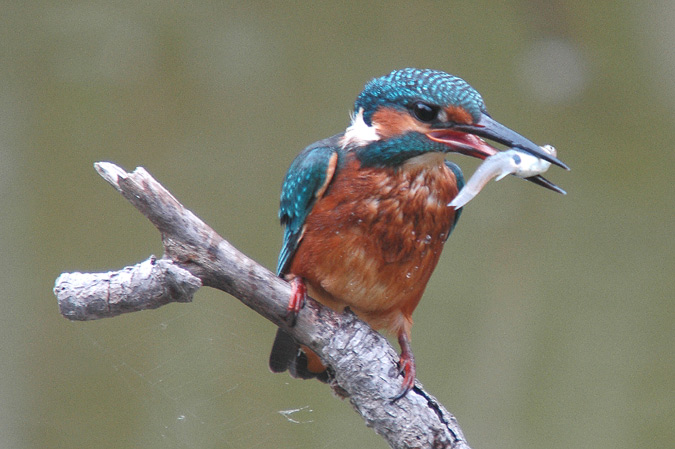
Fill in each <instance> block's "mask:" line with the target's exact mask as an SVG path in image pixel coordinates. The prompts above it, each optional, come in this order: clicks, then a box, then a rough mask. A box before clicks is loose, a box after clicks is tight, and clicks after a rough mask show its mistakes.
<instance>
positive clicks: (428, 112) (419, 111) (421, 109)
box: [412, 101, 440, 122]
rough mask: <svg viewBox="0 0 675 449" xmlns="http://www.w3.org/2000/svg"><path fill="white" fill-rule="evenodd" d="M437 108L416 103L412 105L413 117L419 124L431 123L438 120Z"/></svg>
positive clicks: (419, 102)
mask: <svg viewBox="0 0 675 449" xmlns="http://www.w3.org/2000/svg"><path fill="white" fill-rule="evenodd" d="M439 109H440V108H439V107H438V106H433V105H430V104H428V103H423V102H421V101H418V102H416V103H413V105H412V113H413V115H414V116H415V117H416V118H417V119H418V120H419V121H421V122H433V121H434V120H436V119H437V118H438V111H439Z"/></svg>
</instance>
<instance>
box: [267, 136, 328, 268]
mask: <svg viewBox="0 0 675 449" xmlns="http://www.w3.org/2000/svg"><path fill="white" fill-rule="evenodd" d="M336 142H337V136H336V137H333V138H330V139H326V140H322V141H320V142H317V143H315V144H313V145H310V146H309V147H307V148H305V149H304V150H303V151H302V152H301V153H300V154H299V155H298V157H296V158H295V160H294V161H293V163H292V164H291V167H290V168H289V169H288V173H286V178H285V179H284V183H283V186H282V187H281V203H280V206H279V220H281V224H282V225H283V226H285V229H284V242H283V246H282V247H281V252H280V253H279V261H278V264H277V274H278V275H279V276H283V275H284V274H286V272H287V270H288V268H289V266H290V264H291V260H292V259H293V254H295V250H296V249H297V248H298V244H299V243H300V240H301V239H302V234H303V232H304V226H305V220H306V219H307V216H308V215H309V213H310V212H311V210H312V207H313V206H314V203H315V202H316V200H317V199H319V198H321V196H322V195H323V194H324V193H325V192H326V189H327V188H328V186H329V184H330V182H331V180H332V179H333V175H334V174H335V170H336V168H337V164H338V148H339V147H338V146H337V145H336Z"/></svg>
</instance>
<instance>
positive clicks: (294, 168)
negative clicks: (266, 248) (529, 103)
mask: <svg viewBox="0 0 675 449" xmlns="http://www.w3.org/2000/svg"><path fill="white" fill-rule="evenodd" d="M485 139H488V140H491V141H494V142H496V143H499V144H502V145H505V146H506V147H509V148H515V149H517V150H519V151H524V152H526V153H529V154H531V155H533V156H536V157H537V158H540V159H544V160H546V161H548V162H551V163H552V164H555V165H557V166H560V167H562V168H564V169H569V168H568V167H567V165H565V164H564V163H563V162H561V161H560V160H558V159H557V157H555V156H553V155H551V154H549V153H547V152H544V151H542V149H541V148H540V147H539V146H538V145H536V144H535V143H533V142H532V141H530V140H528V139H526V138H525V137H523V136H521V135H520V134H518V133H516V132H515V131H512V130H511V129H509V128H507V127H506V126H504V125H502V124H500V123H499V122H497V121H496V120H494V119H492V117H491V116H490V115H489V114H488V112H487V109H486V107H485V103H484V101H483V99H482V97H481V95H480V94H479V93H478V92H477V91H476V90H475V89H474V88H473V87H471V86H470V85H469V84H468V83H467V82H466V81H464V80H463V79H462V78H459V77H457V76H453V75H450V74H448V73H446V72H443V71H440V70H431V69H416V68H405V69H400V70H394V71H392V72H391V73H389V74H387V75H385V76H381V77H378V78H374V79H372V80H371V81H370V82H368V83H367V84H366V85H365V87H364V89H363V91H362V92H361V93H360V94H359V95H358V97H357V98H356V101H355V103H354V109H353V112H352V113H351V120H350V123H349V125H348V127H347V128H346V130H345V131H344V132H342V133H340V134H337V135H334V136H332V137H329V138H326V139H324V140H320V141H318V142H316V143H314V144H312V145H309V146H308V147H307V148H305V149H304V150H303V151H302V152H300V154H299V155H298V156H297V157H296V158H295V160H294V161H293V162H292V163H291V165H290V167H289V169H288V171H287V173H286V176H285V178H284V181H283V185H282V189H281V196H280V207H279V219H280V221H281V224H282V225H283V227H284V231H283V244H282V247H281V250H280V253H279V259H278V264H277V275H278V276H280V277H282V278H283V279H285V280H287V281H288V282H289V283H290V285H291V295H290V299H289V304H288V313H287V322H288V324H289V326H292V325H293V324H294V322H295V319H296V317H297V316H298V314H299V313H300V311H301V309H302V306H303V304H304V301H305V299H306V297H307V295H309V296H311V297H312V298H314V299H316V300H317V301H318V302H320V303H322V304H323V305H325V306H328V307H330V308H331V309H333V310H335V311H338V312H341V311H344V310H345V309H346V308H349V309H350V310H351V311H352V312H354V313H355V314H356V315H357V316H358V317H359V318H360V319H362V320H364V321H365V322H367V323H368V324H369V325H370V326H371V327H372V328H373V329H375V330H384V331H388V332H390V333H391V334H392V335H393V336H396V337H397V339H398V343H399V345H400V348H401V353H400V360H399V362H398V372H397V374H399V375H400V376H402V377H403V379H402V381H401V387H400V391H399V393H398V394H397V395H396V396H394V398H393V399H394V400H398V399H400V398H401V397H403V396H405V395H406V394H407V393H408V392H409V391H410V390H411V389H412V388H413V387H414V385H415V378H416V364H415V359H414V356H413V352H412V348H411V328H412V314H413V311H414V310H415V308H416V307H417V305H418V303H419V302H420V299H421V298H422V294H423V292H424V289H425V287H426V285H427V282H428V281H429V278H430V277H431V274H432V272H433V270H434V269H435V267H436V265H437V263H438V261H439V257H440V255H441V251H442V249H443V246H444V244H445V242H446V240H447V239H448V237H449V236H450V234H451V233H452V231H453V229H454V228H455V226H456V225H457V221H458V219H459V217H460V215H461V213H462V209H461V208H458V209H455V208H453V207H449V206H448V205H449V203H450V202H451V201H452V199H453V198H454V197H455V196H456V195H457V194H458V192H459V191H460V190H461V189H462V186H463V185H464V177H463V175H462V171H461V169H460V168H459V166H458V165H456V164H455V163H453V162H450V161H448V160H446V155H447V154H448V153H460V154H464V155H468V156H473V157H476V158H479V159H486V158H487V157H490V156H492V155H494V154H497V153H498V152H499V150H498V149H497V148H495V147H494V146H493V145H491V144H489V143H488V142H486V140H485ZM525 179H527V180H529V181H532V182H534V183H536V184H539V185H541V186H543V187H546V188H549V189H551V190H554V191H559V192H562V190H561V189H559V188H558V187H557V186H556V185H555V184H553V183H551V182H550V181H548V180H546V179H545V178H543V177H541V176H533V177H530V178H525ZM269 367H270V370H271V371H272V372H284V371H286V370H288V371H289V372H290V374H291V376H292V377H295V378H302V379H309V378H317V379H319V380H321V381H324V382H327V381H329V379H330V376H331V374H330V369H329V368H328V367H327V366H325V365H324V363H323V362H322V361H321V359H320V358H319V357H318V356H317V355H316V354H315V353H314V352H313V351H311V350H310V349H309V348H307V347H305V346H302V345H300V344H298V343H297V342H295V340H293V338H292V337H291V336H290V335H289V333H288V332H286V331H285V330H283V329H281V328H279V329H278V330H277V334H276V338H275V340H274V344H273V347H272V351H271V354H270V359H269Z"/></svg>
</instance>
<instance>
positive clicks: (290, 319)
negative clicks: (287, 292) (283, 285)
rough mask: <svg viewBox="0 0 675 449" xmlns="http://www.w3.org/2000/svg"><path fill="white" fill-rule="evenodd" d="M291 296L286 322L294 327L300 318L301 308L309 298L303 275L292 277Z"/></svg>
mask: <svg viewBox="0 0 675 449" xmlns="http://www.w3.org/2000/svg"><path fill="white" fill-rule="evenodd" d="M290 282H291V297H290V298H289V300H288V308H287V309H286V323H287V324H288V325H289V326H291V327H293V326H295V321H296V320H297V318H298V314H299V313H300V310H301V309H302V308H303V307H304V305H305V300H306V299H307V286H306V285H305V282H304V281H303V280H302V278H301V277H295V278H293V279H291V281H290Z"/></svg>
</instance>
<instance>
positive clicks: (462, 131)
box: [426, 114, 569, 193]
mask: <svg viewBox="0 0 675 449" xmlns="http://www.w3.org/2000/svg"><path fill="white" fill-rule="evenodd" d="M426 135H427V137H428V138H429V139H431V140H433V141H435V142H440V143H443V144H445V145H447V146H448V151H449V152H454V153H461V154H466V155H467V156H473V157H476V158H479V159H485V158H488V157H490V156H492V155H494V154H497V152H499V150H498V149H497V148H495V147H493V146H492V145H490V144H489V143H487V142H486V141H485V140H483V139H482V138H481V137H484V138H486V139H489V140H492V141H494V142H497V143H501V144H503V145H506V146H508V147H509V148H513V149H516V150H520V151H524V152H526V153H529V154H531V155H533V156H536V157H538V158H540V159H544V160H546V161H548V162H550V163H552V164H555V165H557V166H559V167H562V168H564V169H565V170H569V167H568V166H567V165H566V164H565V163H564V162H562V161H560V160H559V159H558V158H557V157H555V156H552V155H550V154H548V153H546V152H545V151H543V150H542V149H541V148H540V147H539V145H537V144H535V143H534V142H532V141H531V140H529V139H527V138H525V137H523V136H521V135H520V134H518V133H517V132H515V131H512V130H511V129H509V128H507V127H506V126H504V125H502V124H501V123H499V122H497V121H495V120H493V119H492V117H490V116H489V115H487V114H483V115H481V118H480V120H479V121H478V122H477V123H474V124H470V125H467V124H454V125H453V126H452V127H449V128H443V129H434V130H432V131H429V132H428V133H427V134H426ZM524 179H526V180H528V181H531V182H533V183H535V184H538V185H540V186H542V187H546V188H547V189H550V190H553V191H555V192H559V193H565V191H564V190H562V189H561V188H560V187H558V186H556V185H555V184H553V183H552V182H550V181H548V180H547V179H546V178H544V177H542V176H540V175H537V176H531V177H529V178H524Z"/></svg>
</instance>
